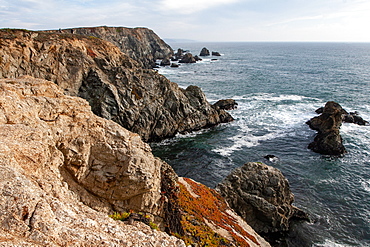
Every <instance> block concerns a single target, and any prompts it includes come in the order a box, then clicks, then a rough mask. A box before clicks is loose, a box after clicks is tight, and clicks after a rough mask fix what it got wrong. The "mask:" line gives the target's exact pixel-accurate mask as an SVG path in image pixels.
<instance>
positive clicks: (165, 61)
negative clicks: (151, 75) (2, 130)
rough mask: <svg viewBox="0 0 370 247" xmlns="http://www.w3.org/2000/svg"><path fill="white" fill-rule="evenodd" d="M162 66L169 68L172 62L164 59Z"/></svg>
mask: <svg viewBox="0 0 370 247" xmlns="http://www.w3.org/2000/svg"><path fill="white" fill-rule="evenodd" d="M160 65H161V66H168V65H171V61H170V59H169V58H168V57H167V58H164V59H163V60H162V61H161V64H160Z"/></svg>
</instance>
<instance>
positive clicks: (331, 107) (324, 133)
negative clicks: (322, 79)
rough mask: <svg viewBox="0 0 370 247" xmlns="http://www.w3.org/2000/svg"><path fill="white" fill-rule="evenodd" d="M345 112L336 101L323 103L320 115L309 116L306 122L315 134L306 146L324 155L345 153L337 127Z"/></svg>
mask: <svg viewBox="0 0 370 247" xmlns="http://www.w3.org/2000/svg"><path fill="white" fill-rule="evenodd" d="M345 114H347V112H346V111H345V110H344V109H343V108H342V107H341V106H340V105H339V104H338V103H336V102H334V101H329V102H327V103H326V104H325V107H324V109H323V110H322V113H321V115H320V116H317V117H314V118H311V119H310V120H309V121H307V122H306V123H307V124H308V125H309V126H310V128H311V129H313V130H316V131H317V135H316V136H315V139H314V141H313V142H312V143H310V144H309V145H308V148H309V149H311V150H312V151H314V152H317V153H320V154H325V155H342V154H344V153H346V149H345V147H344V145H343V140H342V137H341V136H340V133H339V129H340V126H341V125H342V119H343V116H344V115H345Z"/></svg>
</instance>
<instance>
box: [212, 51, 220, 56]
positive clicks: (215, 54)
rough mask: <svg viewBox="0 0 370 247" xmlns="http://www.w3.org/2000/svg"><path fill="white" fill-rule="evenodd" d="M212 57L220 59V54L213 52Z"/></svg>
mask: <svg viewBox="0 0 370 247" xmlns="http://www.w3.org/2000/svg"><path fill="white" fill-rule="evenodd" d="M212 56H216V57H220V56H221V54H220V53H219V52H218V51H213V52H212Z"/></svg>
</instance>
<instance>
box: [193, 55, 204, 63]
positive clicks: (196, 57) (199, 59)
mask: <svg viewBox="0 0 370 247" xmlns="http://www.w3.org/2000/svg"><path fill="white" fill-rule="evenodd" d="M194 59H195V61H197V62H198V61H202V60H203V59H201V58H200V57H198V55H196V56H195V57H194Z"/></svg>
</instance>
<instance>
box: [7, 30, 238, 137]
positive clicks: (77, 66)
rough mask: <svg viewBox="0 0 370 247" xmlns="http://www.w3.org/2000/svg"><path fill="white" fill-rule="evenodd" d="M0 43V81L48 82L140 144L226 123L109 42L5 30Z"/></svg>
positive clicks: (198, 96) (192, 93) (198, 95)
mask: <svg viewBox="0 0 370 247" xmlns="http://www.w3.org/2000/svg"><path fill="white" fill-rule="evenodd" d="M86 30H88V29H86ZM86 30H85V29H82V30H81V32H82V31H86ZM97 30H100V32H103V30H106V29H105V28H104V27H102V28H98V29H97ZM122 30H123V29H122ZM0 38H1V39H0V77H5V78H16V77H18V76H21V75H31V76H34V77H36V78H43V79H47V80H51V81H53V82H55V83H56V84H57V85H59V86H60V87H61V88H62V89H63V90H64V92H65V93H66V94H68V95H71V96H80V97H82V98H84V99H86V100H87V101H88V102H89V103H90V105H91V107H92V110H93V112H94V113H95V114H97V115H98V116H101V117H104V118H106V119H110V120H113V121H115V122H117V123H119V124H120V125H121V126H123V127H125V128H127V129H129V130H131V131H133V132H135V133H138V134H139V135H140V136H141V137H142V138H143V140H145V141H151V140H160V139H163V138H166V137H171V136H174V135H175V134H176V133H179V132H180V133H183V132H188V131H193V130H198V129H201V128H204V127H210V126H213V125H216V124H218V123H221V122H227V121H230V120H231V119H232V118H231V116H230V115H229V114H228V113H226V112H225V111H224V110H220V109H214V108H213V107H212V106H211V105H210V104H209V103H208V102H207V100H206V97H205V95H204V93H203V92H202V91H201V90H200V88H198V87H195V86H190V87H188V88H187V89H186V90H185V89H181V88H179V87H178V85H177V84H176V83H173V82H171V81H169V80H168V79H167V78H165V77H164V76H162V75H160V74H158V73H157V72H156V71H154V70H150V69H143V68H142V67H141V66H140V64H139V63H138V62H136V61H135V60H133V59H131V58H130V57H129V56H127V55H126V54H124V53H122V52H121V50H120V49H119V48H118V47H117V46H115V45H113V44H112V43H110V42H107V41H104V40H101V39H98V38H95V37H92V36H82V35H74V34H70V33H47V32H31V31H22V30H9V29H5V30H0Z"/></svg>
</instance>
